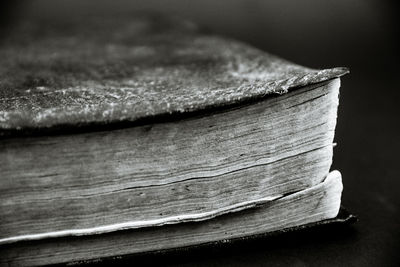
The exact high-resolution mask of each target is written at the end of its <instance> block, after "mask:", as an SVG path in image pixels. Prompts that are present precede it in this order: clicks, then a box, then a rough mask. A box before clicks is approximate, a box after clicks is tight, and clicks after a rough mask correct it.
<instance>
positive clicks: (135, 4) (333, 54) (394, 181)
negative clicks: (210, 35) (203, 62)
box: [0, 0, 400, 266]
mask: <svg viewBox="0 0 400 267" xmlns="http://www.w3.org/2000/svg"><path fill="white" fill-rule="evenodd" d="M12 2H13V1H8V2H7V1H5V2H4V3H2V4H1V5H0V10H2V11H0V13H2V14H0V15H3V16H0V17H4V15H7V17H8V18H9V20H7V22H8V21H12V19H17V18H18V16H21V15H25V14H28V13H29V14H35V15H40V16H54V17H58V18H59V17H64V18H68V16H70V15H76V14H81V15H82V14H83V15H88V14H89V15H91V14H98V13H107V14H108V13H111V14H121V13H124V14H126V13H128V12H132V11H137V10H155V11H157V12H163V13H167V14H176V15H179V16H183V17H186V18H189V19H192V20H194V21H196V22H197V23H199V24H200V25H202V26H205V27H207V28H209V29H210V30H212V31H214V32H216V33H219V34H223V35H226V36H230V37H233V38H236V39H239V40H243V41H245V42H248V43H250V44H252V45H254V46H256V47H259V48H260V49H263V50H265V51H269V52H272V53H274V54H277V55H280V56H282V57H284V58H287V59H290V60H292V61H294V62H296V63H299V64H302V65H305V66H309V67H314V68H325V67H333V66H347V67H349V68H350V70H351V73H350V74H349V75H347V76H345V77H343V78H342V89H341V96H340V107H339V117H338V124H337V131H336V137H335V141H336V142H337V144H338V145H337V146H336V147H335V149H334V163H333V167H332V168H333V169H338V170H340V171H341V172H342V175H343V180H344V181H343V182H344V192H343V198H342V203H343V205H344V206H346V207H347V208H348V209H349V210H350V211H351V212H353V213H355V214H357V215H358V217H359V221H358V222H357V223H356V224H354V225H351V226H345V227H343V226H342V227H325V228H323V229H315V230H312V231H305V232H300V233H292V234H284V235H281V236H279V237H272V238H271V237H270V238H261V239H257V240H253V241H245V242H238V243H234V244H233V245H228V246H222V247H220V246H219V247H214V248H202V249H195V250H193V251H189V252H185V253H168V254H163V255H150V256H141V257H135V258H129V257H128V258H126V259H123V260H118V261H116V262H115V263H118V264H121V265H130V264H132V263H140V264H146V265H153V264H160V263H162V264H163V265H170V266H174V265H180V266H182V265H184V266H192V265H196V266H202V265H206V266H209V265H214V266H216V265H218V266H231V265H233V266H241V265H246V266H247V265H257V266H258V265H272V266H286V265H295V266H314V265H315V266H320V265H323V266H338V265H339V266H341V265H344V266H400V265H399V264H400V216H399V203H400V197H399V195H400V192H399V187H400V172H399V171H400V168H399V165H400V162H399V151H400V141H399V138H398V137H399V134H398V132H399V131H398V129H399V115H400V114H399V104H398V100H399V99H400V98H399V92H400V90H399V89H400V88H399V82H398V78H397V68H398V67H397V66H398V58H399V55H398V50H397V48H398V47H400V46H399V44H398V40H397V38H396V37H397V36H400V35H399V33H398V28H396V24H395V20H396V13H398V8H397V6H396V4H395V3H394V1H393V3H392V2H384V1H377V0H376V1H345V0H339V1H329V2H328V1H323V2H321V1H317V0H308V1H304V2H302V5H300V4H299V3H298V2H295V1H293V2H290V1H288V0H285V1H268V2H267V1H261V0H259V1H258V0H255V1H239V0H224V1H211V0H207V1H178V0H176V1H169V2H168V5H167V4H166V3H165V2H164V1H160V2H157V1H130V2H128V1H115V2H114V1H113V4H111V3H110V2H111V1H109V2H106V1H105V0H101V1H86V2H83V1H32V2H29V3H25V4H24V5H21V4H13V3H12ZM14 2H15V1H14ZM271 2H275V3H271ZM4 21H6V20H4V19H2V20H1V21H0V22H4Z"/></svg>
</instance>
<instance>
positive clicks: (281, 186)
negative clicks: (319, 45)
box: [0, 16, 348, 265]
mask: <svg viewBox="0 0 400 267" xmlns="http://www.w3.org/2000/svg"><path fill="white" fill-rule="evenodd" d="M0 57H1V58H2V61H1V62H0V176H1V177H0V217H1V220H0V254H1V255H2V257H1V259H0V263H1V264H2V265H7V264H9V265H13V264H15V265H41V264H54V263H68V262H74V261H85V260H93V259H98V258H102V257H115V256H121V255H126V254H135V253H143V252H151V251H159V250H166V249H175V248H182V247H188V246H194V245H201V244H205V243H211V242H221V241H224V240H231V239H237V238H244V237H248V236H252V235H258V234H263V233H270V232H273V231H279V230H285V229H290V228H292V227H301V226H304V225H309V224H312V223H316V222H321V221H322V222H324V221H326V220H330V219H333V218H335V217H336V216H337V214H338V212H339V208H340V199H341V192H342V182H341V175H340V173H339V172H338V171H330V167H331V163H332V153H333V145H334V143H333V138H334V131H335V126H336V116H337V107H338V97H339V86H340V76H342V75H344V74H346V73H347V72H348V71H347V69H346V68H333V69H323V70H316V69H310V68H306V67H303V66H300V65H297V64H294V63H291V62H289V61H286V60H283V59H281V58H279V57H276V56H273V55H271V54H268V53H266V52H263V51H260V50H258V49H256V48H253V47H251V46H249V45H246V44H243V43H241V42H238V41H235V40H231V39H229V38H224V37H220V36H216V35H211V34H204V33H202V32H201V31H199V30H198V29H197V27H196V26H195V25H193V24H192V23H189V22H186V21H182V20H177V19H173V18H160V17H152V16H135V17H132V18H129V19H126V18H113V19H106V18H103V19H101V20H98V19H97V20H93V21H91V20H89V19H86V20H85V21H84V22H81V21H76V20H71V21H68V22H62V23H61V22H57V23H56V22H48V21H26V22H24V21H21V23H20V24H19V25H17V26H15V28H14V29H13V30H12V31H11V32H10V33H9V34H8V35H6V36H5V38H3V40H2V41H1V43H0Z"/></svg>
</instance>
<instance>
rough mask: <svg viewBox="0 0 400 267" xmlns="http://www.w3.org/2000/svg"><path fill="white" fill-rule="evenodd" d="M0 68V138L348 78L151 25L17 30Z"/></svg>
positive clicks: (45, 25) (175, 27)
mask: <svg viewBox="0 0 400 267" xmlns="http://www.w3.org/2000/svg"><path fill="white" fill-rule="evenodd" d="M0 58H1V61H0V136H1V135H3V136H4V135H6V134H10V132H12V133H16V132H23V131H28V130H29V129H30V130H32V129H36V130H43V129H56V128H59V127H79V126H85V125H104V124H109V123H116V122H121V121H122V122H124V121H128V122H135V121H138V120H143V119H146V118H153V117H157V116H165V115H167V116H169V114H179V113H188V112H194V111H199V110H207V109H210V108H213V107H224V106H229V105H232V104H240V103H243V102H245V101H248V100H249V99H259V98H263V97H265V96H267V95H272V94H282V93H285V92H287V91H288V90H290V89H291V88H296V87H299V86H305V85H308V84H312V83H318V82H321V81H325V80H329V79H332V78H335V77H339V76H341V75H343V74H345V73H347V72H348V70H347V69H346V68H333V69H324V70H315V69H310V68H305V67H302V66H299V65H296V64H293V63H291V62H288V61H286V60H283V59H280V58H278V57H276V56H273V55H271V54H268V53H265V52H263V51H260V50H258V49H255V48H252V47H250V46H248V45H246V44H243V43H240V42H238V41H234V40H230V39H227V38H222V37H218V36H213V35H207V34H202V33H200V32H199V31H198V30H197V27H196V26H195V25H193V24H191V23H189V22H185V21H181V20H176V19H171V18H168V19H167V18H162V17H159V16H134V15H133V16H132V17H130V18H125V17H124V18H101V19H99V18H97V19H96V20H93V21H91V20H90V19H85V21H79V20H77V19H75V20H73V19H71V20H70V21H68V22H66V21H63V22H54V21H43V20H42V21H39V20H36V21H35V20H27V21H21V22H20V23H19V25H16V26H15V27H14V28H13V29H12V30H11V31H10V32H9V33H8V34H6V35H5V36H3V37H2V39H1V41H0Z"/></svg>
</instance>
